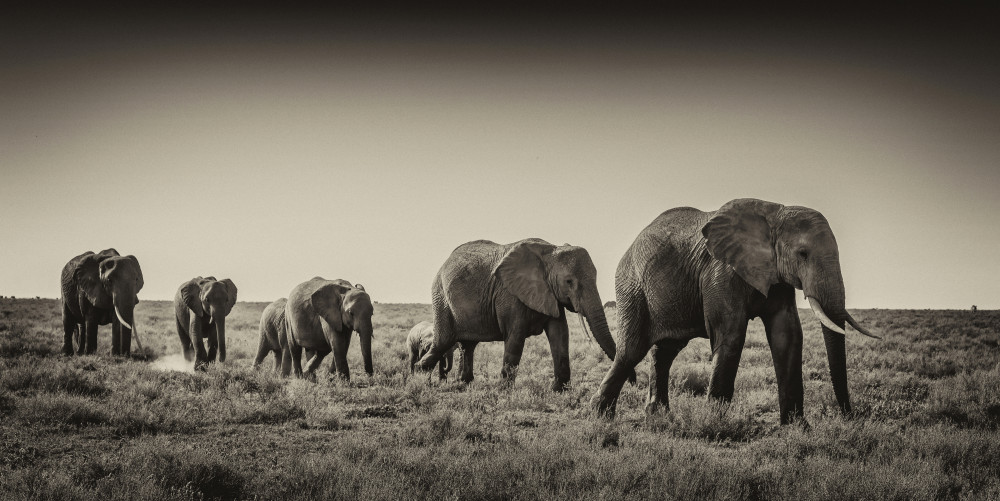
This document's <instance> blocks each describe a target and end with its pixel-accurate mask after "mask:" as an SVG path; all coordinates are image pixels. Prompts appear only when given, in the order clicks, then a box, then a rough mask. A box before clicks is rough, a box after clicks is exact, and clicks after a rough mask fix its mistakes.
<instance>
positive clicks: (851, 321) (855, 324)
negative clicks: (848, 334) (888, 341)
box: [847, 313, 882, 339]
mask: <svg viewBox="0 0 1000 501" xmlns="http://www.w3.org/2000/svg"><path fill="white" fill-rule="evenodd" d="M847 323H849V324H851V327H854V330H856V331H858V332H860V333H862V334H864V335H866V336H868V337H870V338H875V339H882V338H881V337H879V336H876V335H875V334H872V333H871V332H869V331H868V329H865V328H864V327H862V326H860V325H858V321H857V320H855V319H854V317H852V316H851V315H850V314H849V313H848V314H847Z"/></svg>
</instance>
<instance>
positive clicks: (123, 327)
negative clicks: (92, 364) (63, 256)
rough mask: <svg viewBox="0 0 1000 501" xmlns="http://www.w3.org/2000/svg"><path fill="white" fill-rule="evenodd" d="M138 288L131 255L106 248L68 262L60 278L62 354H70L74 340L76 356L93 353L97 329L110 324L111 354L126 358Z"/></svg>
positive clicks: (137, 273)
mask: <svg viewBox="0 0 1000 501" xmlns="http://www.w3.org/2000/svg"><path fill="white" fill-rule="evenodd" d="M142 285H143V281H142V269H141V268H139V260H137V259H136V258H135V256H122V255H121V254H119V253H118V251H116V250H115V249H106V250H103V251H101V252H99V253H97V254H94V253H93V252H84V253H83V254H80V255H79V256H76V257H74V258H73V259H70V260H69V262H68V263H66V266H64V267H63V269H62V277H61V294H62V297H61V300H62V318H63V332H64V337H63V350H62V351H63V354H65V355H72V354H73V338H74V337H76V338H77V344H78V350H77V353H78V354H81V355H82V354H85V353H87V354H89V353H94V352H95V351H96V350H97V327H98V326H99V325H108V324H111V353H112V354H113V355H129V354H130V353H131V352H132V329H133V327H134V326H135V314H134V313H135V305H136V304H137V303H138V302H139V296H138V294H139V291H140V290H141V289H142Z"/></svg>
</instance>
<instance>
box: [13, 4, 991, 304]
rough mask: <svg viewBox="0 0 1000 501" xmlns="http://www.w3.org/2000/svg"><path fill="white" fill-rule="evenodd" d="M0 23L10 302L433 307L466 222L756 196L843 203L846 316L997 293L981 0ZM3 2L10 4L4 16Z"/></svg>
mask: <svg viewBox="0 0 1000 501" xmlns="http://www.w3.org/2000/svg"><path fill="white" fill-rule="evenodd" d="M51 12H52V11H47V12H40V13H28V12H25V13H17V14H15V15H11V16H5V20H4V21H0V25H2V26H0V28H2V29H0V45H2V46H0V68H3V71H2V74H0V169H2V183H0V212H2V213H0V239H2V240H0V241H2V244H0V294H2V295H5V296H9V295H16V296H36V295H38V296H42V297H58V295H59V280H58V277H59V273H60V270H61V268H62V266H63V265H64V264H65V263H66V261H68V260H69V259H70V258H72V257H73V256H76V255H78V254H80V253H82V252H84V251H87V250H91V251H100V250H102V249H105V248H108V247H114V248H116V249H117V250H118V251H119V252H121V253H122V254H134V255H135V256H137V257H138V259H139V262H140V263H141V266H142V269H143V272H144V275H145V288H144V289H143V290H142V292H141V293H140V298H143V299H170V298H172V297H173V294H174V292H175V291H176V289H177V287H178V286H179V285H180V283H181V282H183V281H185V280H187V279H190V278H191V277H194V276H197V275H203V276H205V275H214V276H216V277H218V278H223V277H229V278H232V279H233V280H234V281H235V282H236V284H237V286H238V287H239V291H240V299H241V300H249V301H270V300H273V299H276V298H279V297H284V296H286V295H287V293H288V291H289V290H290V289H291V288H292V287H294V286H295V285H296V284H298V283H300V282H302V281H304V280H307V279H309V278H311V277H313V276H315V275H320V276H323V277H326V278H345V279H348V280H351V281H354V282H360V283H363V284H364V285H365V286H366V288H367V289H368V291H369V292H370V293H371V295H372V296H373V298H374V299H375V300H376V301H380V302H419V303H429V302H430V286H431V280H432V279H433V277H434V274H435V272H436V271H437V270H438V268H439V266H440V265H441V263H442V262H443V261H444V260H445V258H446V257H447V256H448V254H449V253H450V252H451V250H452V249H454V248H455V247H456V246H458V245H459V244H461V243H464V242H467V241H470V240H475V239H490V240H494V241H496V242H501V243H507V242H512V241H516V240H520V239H522V238H527V237H539V238H543V239H545V240H548V241H550V242H552V243H555V244H562V243H572V244H574V245H580V246H583V247H585V248H587V249H588V250H589V251H590V253H591V256H592V257H593V259H594V262H595V264H596V266H597V269H598V274H599V282H598V287H599V289H600V292H601V294H602V297H603V298H604V300H605V301H607V300H612V299H614V271H615V267H616V266H617V264H618V260H619V259H620V258H621V256H622V254H623V253H624V252H625V250H626V248H627V247H628V246H629V245H630V244H631V243H632V240H633V239H634V238H635V236H636V234H637V233H638V232H639V231H640V230H641V229H642V228H643V227H645V226H646V225H647V224H649V223H650V222H651V221H652V220H653V218H655V217H656V216H657V215H658V214H659V213H660V212H662V211H664V210H666V209H669V208H672V207H679V206H692V207H696V208H699V209H702V210H714V209H717V208H718V207H719V206H720V205H722V204H723V203H725V202H726V201H728V200H731V199H733V198H741V197H754V198H761V199H766V200H771V201H775V202H779V203H783V204H786V205H803V206H808V207H812V208H814V209H817V210H819V211H820V212H822V213H823V214H824V215H825V216H826V217H827V219H828V220H829V221H830V224H831V226H832V228H833V230H834V233H835V234H836V236H837V240H838V242H839V244H840V254H841V264H842V268H843V274H844V280H845V284H846V287H847V305H848V307H852V308H872V307H882V308H968V307H969V306H970V305H972V304H978V305H979V306H980V307H981V308H1000V282H998V280H1000V224H998V223H997V215H998V214H1000V201H998V198H1000V197H998V194H1000V76H998V75H1000V51H998V50H997V49H998V47H997V45H996V44H995V42H996V41H997V37H996V35H994V34H993V31H994V30H993V28H991V27H989V26H987V24H988V23H986V22H985V21H983V18H987V17H988V18H990V19H995V17H989V16H984V15H983V13H981V12H969V13H963V12H952V17H949V18H948V22H947V23H938V22H937V19H934V20H935V22H934V23H932V22H930V21H931V20H932V18H931V17H930V16H929V15H928V16H914V17H911V18H906V17H905V16H903V17H902V20H901V19H900V18H899V17H898V16H894V15H888V14H886V15H883V16H876V17H874V18H871V19H869V20H867V21H865V22H861V21H858V20H857V19H854V18H852V17H851V16H850V15H846V14H845V15H843V16H839V17H838V16H814V15H811V14H803V15H802V16H783V17H774V16H769V15H767V14H765V13H762V14H759V15H757V14H755V15H745V14H742V15H738V14H731V15H730V14H718V13H689V12H688V13H676V12H674V13H672V12H666V11H660V12H656V13H645V12H632V11H630V12H602V11H601V10H600V9H599V8H592V9H591V10H588V11H586V12H583V13H580V12H575V13H571V12H570V11H562V10H560V9H559V8H558V7H553V8H550V9H545V10H532V9H529V8H521V7H516V6H515V7H512V10H510V11H502V10H496V11H493V12H483V11H468V10H466V11H463V12H459V13H455V12H444V11H434V10H430V9H429V10H428V11H426V12H403V13H399V12H397V11H393V10H391V9H384V10H379V9H372V10H370V11H366V12H352V13H349V12H332V11H326V12H305V11H296V12H294V13H289V12H276V11H271V12H267V11H259V10H257V11H253V12H248V11H241V10H233V9H217V10H196V9H182V10H180V11H179V12H178V11H176V10H164V11H162V12H161V11H157V10H153V9H150V10H144V11H125V12H122V11H120V10H119V11H116V12H115V13H112V12H111V11H107V12H105V11H100V10H98V11H93V12H89V13H87V14H86V15H83V14H81V13H70V14H67V13H60V14H59V15H58V16H57V15H54V14H51ZM4 23H6V24H4Z"/></svg>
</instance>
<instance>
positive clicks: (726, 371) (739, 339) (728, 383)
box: [708, 315, 747, 402]
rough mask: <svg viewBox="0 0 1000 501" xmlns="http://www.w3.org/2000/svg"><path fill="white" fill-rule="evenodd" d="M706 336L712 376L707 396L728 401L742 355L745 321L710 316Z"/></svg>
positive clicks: (731, 397)
mask: <svg viewBox="0 0 1000 501" xmlns="http://www.w3.org/2000/svg"><path fill="white" fill-rule="evenodd" d="M715 319H718V320H715ZM716 322H718V323H716ZM708 336H709V340H711V342H712V378H711V380H710V381H709V383H708V396H709V397H710V398H715V399H719V400H722V401H723V402H729V401H730V400H732V399H733V390H734V388H735V387H736V371H737V370H738V369H739V367H740V358H741V357H742V356H743V344H744V342H745V341H746V337H747V321H746V320H743V319H740V318H733V317H732V316H731V315H730V316H728V317H726V318H720V317H718V316H717V317H715V318H714V319H712V318H711V317H710V320H709V321H708Z"/></svg>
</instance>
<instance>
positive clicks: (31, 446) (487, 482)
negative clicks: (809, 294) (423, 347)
mask: <svg viewBox="0 0 1000 501" xmlns="http://www.w3.org/2000/svg"><path fill="white" fill-rule="evenodd" d="M264 306H265V304H264V303H239V304H237V306H236V307H235V308H234V310H233V312H232V314H231V316H230V318H229V321H228V325H227V327H228V330H229V336H228V346H229V357H230V360H229V361H228V362H226V363H225V364H221V365H216V366H213V367H212V368H210V369H209V370H208V371H207V372H204V373H194V372H191V371H189V370H172V368H173V369H176V368H178V367H176V366H177V365H178V364H177V363H176V360H177V358H178V357H176V354H177V353H179V352H180V346H179V342H178V340H177V335H176V332H175V328H174V320H173V313H172V310H171V304H170V303H169V302H162V301H143V302H141V303H140V304H139V306H138V310H137V323H138V326H139V328H140V329H141V335H142V338H141V339H142V342H143V344H144V347H145V350H144V353H143V354H142V355H143V357H142V358H144V359H131V360H122V359H118V358H113V357H111V356H110V355H108V354H107V352H108V351H109V349H110V347H109V344H110V339H109V338H110V332H109V330H108V328H107V327H102V329H101V333H100V337H99V343H100V346H99V349H98V351H99V353H101V354H100V355H97V356H85V357H73V358H65V357H62V356H60V355H59V349H60V347H61V343H62V341H61V339H62V335H61V330H62V327H61V320H60V317H59V311H60V310H59V305H58V301H56V300H45V299H41V300H30V299H17V300H11V299H2V300H0V499H80V500H85V499H101V500H105V499H129V500H133V499H157V500H159V499H317V498H349V499H370V498H374V499H401V498H405V499H432V498H442V499H505V500H506V499H535V498H544V499H574V500H575V499H579V498H581V497H583V496H586V497H588V498H601V499H669V498H680V499H997V498H1000V433H998V427H1000V349H998V340H1000V312H996V311H979V312H975V313H974V312H967V311H899V310H859V311H854V312H852V313H853V314H854V316H855V317H856V318H858V319H859V320H861V321H862V322H863V323H865V324H866V325H867V326H868V327H870V328H871V330H872V331H874V332H877V333H881V334H882V335H884V338H885V339H884V340H883V341H875V340H870V339H867V338H864V337H862V336H860V335H856V334H852V333H850V332H849V336H848V339H847V344H848V368H849V369H848V370H849V378H850V389H851V394H852V399H853V403H854V406H855V408H856V413H855V414H856V415H855V416H853V417H851V418H850V419H845V418H843V417H841V416H839V415H838V414H837V413H836V412H835V409H836V405H835V400H834V397H833V392H832V389H831V386H830V384H829V375H828V372H827V368H826V357H825V352H824V348H823V342H822V336H821V335H820V332H819V326H818V323H817V322H816V321H815V319H814V318H813V316H812V314H811V313H809V312H808V311H803V312H801V317H802V320H803V324H804V327H805V329H806V331H807V333H806V347H805V354H804V360H805V362H804V367H803V374H804V378H805V380H806V381H805V391H806V418H807V420H808V421H809V423H810V424H811V427H809V428H803V427H801V426H790V427H779V426H777V424H776V423H777V421H778V416H777V397H776V386H775V381H774V372H773V369H772V366H771V360H770V352H769V351H768V348H767V344H766V341H765V338H764V333H763V327H762V326H761V325H760V324H759V322H754V323H752V324H751V329H750V333H749V336H748V339H747V343H746V347H745V349H744V352H743V359H742V362H741V364H740V365H741V368H740V372H739V376H738V378H737V391H736V396H735V399H734V401H733V402H732V403H731V404H730V405H725V406H723V405H719V404H717V403H713V402H710V401H708V400H707V399H706V398H705V396H704V393H705V390H706V387H707V384H708V377H709V368H710V362H709V360H708V356H709V349H708V343H707V341H703V340H696V341H693V342H692V343H691V344H689V345H688V347H687V348H686V349H685V350H684V351H683V352H682V353H681V355H680V356H679V358H678V360H677V362H676V363H675V364H674V368H673V371H672V374H671V404H672V410H671V412H670V413H668V414H665V415H663V416H657V417H654V418H648V419H647V418H646V417H645V416H643V414H642V408H643V403H644V400H645V395H646V391H647V384H646V379H647V377H648V360H647V361H644V362H643V363H642V364H640V366H639V367H638V368H637V369H638V372H639V384H638V385H637V386H635V387H632V386H628V385H627V386H626V388H625V391H624V392H623V394H622V397H621V400H620V403H619V415H618V418H617V419H616V420H615V421H613V422H607V421H603V420H599V419H595V418H594V417H593V415H592V412H591V411H590V409H589V405H588V402H589V399H590V397H591V396H592V395H593V393H594V391H595V390H596V388H597V385H598V384H599V382H600V380H601V378H602V377H603V376H604V373H605V372H606V370H607V369H608V367H609V365H610V363H609V361H607V360H606V359H604V356H603V355H602V354H601V352H600V350H599V349H598V347H597V345H596V344H594V343H592V342H590V341H588V340H587V338H586V337H585V335H584V334H583V331H582V329H581V328H580V326H579V325H578V323H577V322H576V321H572V322H571V328H572V331H571V339H572V341H571V343H572V347H571V350H572V351H571V356H572V358H571V364H572V370H573V384H572V387H571V389H570V390H569V391H566V392H564V393H562V394H554V393H552V392H551V391H550V390H549V385H550V382H551V378H552V368H551V359H550V358H549V356H548V343H547V342H546V340H545V338H544V336H539V337H535V338H531V339H530V340H529V341H528V343H527V345H526V348H525V354H524V357H523V361H522V366H521V368H520V370H519V375H518V380H517V382H516V384H515V385H514V387H513V388H512V389H504V388H503V387H502V385H501V384H500V381H499V374H500V362H501V355H502V352H501V345H500V343H490V344H484V345H481V346H480V348H479V349H478V350H477V352H476V364H477V367H476V370H475V373H476V381H475V382H473V383H472V384H471V385H469V386H468V387H466V386H464V385H462V384H461V383H458V382H456V377H457V371H454V372H453V373H452V374H451V375H450V377H449V380H448V381H446V382H438V381H437V380H436V378H435V379H434V380H428V378H427V377H411V376H410V375H409V373H408V369H407V362H406V358H407V350H406V347H405V342H404V341H405V337H406V333H407V331H408V330H409V329H410V327H412V326H413V325H414V324H416V323H417V322H419V321H421V320H425V319H430V318H431V310H430V306H429V305H403V304H377V305H376V307H375V319H374V320H375V336H376V337H375V341H374V343H373V352H374V357H375V371H376V374H375V376H374V377H373V378H368V377H367V376H365V375H364V373H363V371H362V370H361V367H362V365H361V357H360V353H359V347H358V346H357V344H358V343H357V341H356V339H355V342H354V343H353V345H352V347H351V353H350V356H349V360H350V363H351V368H352V373H353V375H354V377H353V379H352V380H351V381H350V382H344V381H341V380H338V379H334V378H332V377H330V376H329V375H328V374H327V373H326V371H327V367H328V362H326V363H324V364H323V368H322V372H321V377H320V378H318V382H316V383H312V382H307V381H301V380H282V379H281V378H280V377H277V376H276V375H275V374H274V373H273V372H272V371H271V370H270V369H271V360H270V358H269V359H268V360H267V361H266V362H265V367H264V368H263V370H260V371H254V370H253V369H252V368H251V367H250V365H251V362H252V358H253V356H254V354H255V352H256V346H257V326H258V319H259V316H260V312H261V311H262V310H263V308H264ZM608 315H609V323H610V324H611V325H612V327H614V326H615V325H616V323H617V322H616V318H615V311H614V309H613V308H609V309H608ZM184 368H187V369H189V367H184Z"/></svg>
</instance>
